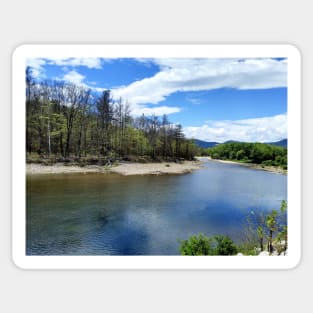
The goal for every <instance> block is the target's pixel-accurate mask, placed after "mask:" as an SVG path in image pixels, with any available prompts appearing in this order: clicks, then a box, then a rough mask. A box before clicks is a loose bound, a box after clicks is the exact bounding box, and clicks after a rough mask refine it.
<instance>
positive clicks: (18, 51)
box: [11, 43, 29, 59]
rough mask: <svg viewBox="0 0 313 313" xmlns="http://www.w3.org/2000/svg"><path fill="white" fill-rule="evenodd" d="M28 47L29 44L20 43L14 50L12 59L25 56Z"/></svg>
mask: <svg viewBox="0 0 313 313" xmlns="http://www.w3.org/2000/svg"><path fill="white" fill-rule="evenodd" d="M28 46H29V44H26V43H19V44H17V45H16V46H15V47H14V48H13V50H12V52H11V57H12V59H15V58H17V57H19V56H20V55H24V54H25V50H26V49H27V47H28Z"/></svg>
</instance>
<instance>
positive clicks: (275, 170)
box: [207, 157, 288, 175]
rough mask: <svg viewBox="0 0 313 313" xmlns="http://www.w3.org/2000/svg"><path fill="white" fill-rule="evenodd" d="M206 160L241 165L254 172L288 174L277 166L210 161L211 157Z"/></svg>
mask: <svg viewBox="0 0 313 313" xmlns="http://www.w3.org/2000/svg"><path fill="white" fill-rule="evenodd" d="M207 159H208V160H210V161H213V162H219V163H226V164H236V165H241V166H245V167H249V168H252V169H256V170H262V171H268V172H272V173H277V174H284V175H287V172H288V171H287V170H284V169H282V168H281V167H278V166H267V165H262V164H256V163H242V162H236V161H229V160H219V159H212V158H211V157H207Z"/></svg>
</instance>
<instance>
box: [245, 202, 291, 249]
mask: <svg viewBox="0 0 313 313" xmlns="http://www.w3.org/2000/svg"><path fill="white" fill-rule="evenodd" d="M244 233H245V244H246V245H247V246H250V247H251V246H253V245H254V246H255V247H258V249H259V250H260V251H263V250H265V248H267V251H268V252H270V253H273V251H274V250H277V252H278V253H281V252H284V251H286V250H287V245H288V244H287V242H288V238H287V202H286V201H285V200H283V201H282V202H281V207H280V211H277V210H272V211H271V212H270V213H268V214H267V215H264V214H263V213H257V211H251V212H250V214H249V215H248V216H247V219H246V226H245V232H244Z"/></svg>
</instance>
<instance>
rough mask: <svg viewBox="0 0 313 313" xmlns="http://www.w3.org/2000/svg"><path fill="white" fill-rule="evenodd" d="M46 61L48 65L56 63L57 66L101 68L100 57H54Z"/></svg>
mask: <svg viewBox="0 0 313 313" xmlns="http://www.w3.org/2000/svg"><path fill="white" fill-rule="evenodd" d="M47 63H48V64H50V65H58V66H65V67H67V66H71V67H77V66H85V67H88V68H93V69H100V68H102V59H101V58H55V59H51V58H50V59H47Z"/></svg>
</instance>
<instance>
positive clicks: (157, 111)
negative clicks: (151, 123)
mask: <svg viewBox="0 0 313 313" xmlns="http://www.w3.org/2000/svg"><path fill="white" fill-rule="evenodd" d="M130 109H131V112H132V114H133V115H135V116H139V115H142V114H144V115H146V116H151V115H156V116H162V115H164V114H166V115H168V114H172V113H177V112H180V111H181V109H180V108H179V107H169V106H159V107H155V108H147V107H145V106H143V105H130Z"/></svg>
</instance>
